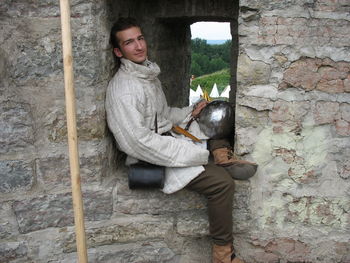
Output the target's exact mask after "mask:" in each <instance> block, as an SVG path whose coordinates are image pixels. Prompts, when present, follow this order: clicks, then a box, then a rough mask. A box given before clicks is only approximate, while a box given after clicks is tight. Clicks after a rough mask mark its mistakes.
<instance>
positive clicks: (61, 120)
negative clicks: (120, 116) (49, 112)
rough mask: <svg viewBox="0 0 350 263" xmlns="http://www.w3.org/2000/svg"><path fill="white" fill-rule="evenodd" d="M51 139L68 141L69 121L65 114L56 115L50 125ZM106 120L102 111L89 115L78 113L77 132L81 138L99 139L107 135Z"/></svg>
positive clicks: (53, 140)
mask: <svg viewBox="0 0 350 263" xmlns="http://www.w3.org/2000/svg"><path fill="white" fill-rule="evenodd" d="M48 126H49V127H48V129H49V140H50V141H52V142H63V141H67V121H66V119H65V115H63V114H62V115H59V116H56V119H53V120H51V123H50V124H49V125H48ZM105 132H106V121H105V119H104V114H103V113H102V112H94V114H92V115H89V114H86V115H83V114H82V115H77V133H78V138H79V140H86V141H89V140H98V139H102V138H104V137H105Z"/></svg>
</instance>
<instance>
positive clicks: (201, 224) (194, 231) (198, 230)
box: [176, 210, 209, 237]
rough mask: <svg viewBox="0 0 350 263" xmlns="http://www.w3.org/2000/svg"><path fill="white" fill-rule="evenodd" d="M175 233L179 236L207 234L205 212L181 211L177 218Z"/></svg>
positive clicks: (206, 216)
mask: <svg viewBox="0 0 350 263" xmlns="http://www.w3.org/2000/svg"><path fill="white" fill-rule="evenodd" d="M176 228H177V233H178V234H180V235H181V236H192V237H200V236H208V235H209V222H208V215H207V212H206V211H205V210H204V211H197V212H195V211H192V212H185V213H181V214H180V215H179V217H178V218H177V224H176Z"/></svg>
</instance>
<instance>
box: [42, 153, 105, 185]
mask: <svg viewBox="0 0 350 263" xmlns="http://www.w3.org/2000/svg"><path fill="white" fill-rule="evenodd" d="M105 166H106V159H105V158H103V156H102V155H101V154H98V155H94V156H82V157H80V176H81V181H82V183H92V182H100V180H101V178H102V176H103V174H104V172H105ZM36 167H37V174H38V180H39V181H40V182H41V183H42V185H43V187H44V188H45V189H49V188H54V187H57V186H67V185H70V184H71V183H70V169H69V160H68V158H67V157H66V156H56V157H48V158H46V159H38V160H37V161H36Z"/></svg>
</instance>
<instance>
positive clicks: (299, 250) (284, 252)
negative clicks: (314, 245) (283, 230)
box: [265, 238, 310, 262]
mask: <svg viewBox="0 0 350 263" xmlns="http://www.w3.org/2000/svg"><path fill="white" fill-rule="evenodd" d="M265 251H266V252H270V253H273V254H275V255H279V256H283V257H284V258H288V261H292V262H301V261H303V260H305V258H307V257H308V254H309V253H310V248H309V246H308V245H307V244H305V243H303V242H300V241H298V240H294V239H291V238H276V239H275V240H272V241H270V242H269V243H268V244H267V245H266V246H265Z"/></svg>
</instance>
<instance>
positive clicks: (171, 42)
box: [0, 0, 350, 263]
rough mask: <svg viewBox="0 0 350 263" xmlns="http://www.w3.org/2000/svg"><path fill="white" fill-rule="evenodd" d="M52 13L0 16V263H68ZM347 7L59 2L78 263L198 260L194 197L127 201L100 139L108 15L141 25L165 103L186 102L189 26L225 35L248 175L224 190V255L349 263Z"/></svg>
mask: <svg viewBox="0 0 350 263" xmlns="http://www.w3.org/2000/svg"><path fill="white" fill-rule="evenodd" d="M58 2H59V1H51V0H47V1H34V0H33V1H25V0H15V1H10V0H4V1H2V2H1V3H0V102H1V104H0V108H1V110H0V124H1V125H0V127H1V129H0V142H1V147H0V168H1V169H0V262H67V263H68V262H75V261H76V252H75V238H74V225H73V211H72V202H71V193H70V191H71V189H70V175H69V165H68V157H67V153H68V150H67V143H66V124H65V102H64V86H63V70H62V54H61V32H60V30H61V29H60V17H59V12H60V11H59V5H58V4H59V3H58ZM349 8H350V7H349V4H348V3H347V1H346V0H344V1H327V0H323V1H309V0H295V1H277V0H275V1H265V0H264V1H244V0H242V1H240V7H238V2H235V1H228V0H221V1H213V0H206V1H200V0H180V1H171V0H167V1H156V0H153V1H138V0H134V1H112V0H108V1H107V0H106V1H86V0H85V1H81V0H73V1H71V12H72V19H71V22H72V32H73V51H74V54H73V55H74V70H75V88H76V97H77V120H78V136H79V152H80V165H81V177H82V189H83V198H84V208H85V220H86V222H85V224H86V236H87V243H88V248H89V249H88V255H89V262H113V263H115V262H184V263H186V262H191V263H192V262H210V259H209V258H210V240H209V238H208V236H207V235H208V232H207V229H208V222H207V217H206V205H205V200H204V199H203V197H201V196H199V195H197V194H194V193H191V192H188V191H185V190H183V191H179V192H178V193H176V194H173V195H164V194H162V193H161V192H159V191H130V190H129V189H128V186H127V178H126V168H125V167H124V165H123V164H122V163H123V155H122V154H121V153H119V152H118V151H116V149H115V146H114V143H113V139H112V138H111V135H110V133H109V131H108V129H107V128H106V122H105V110H104V95H105V90H106V86H107V83H108V80H109V79H110V77H111V76H112V71H113V70H112V64H113V61H112V57H111V56H110V54H111V51H110V49H109V46H108V37H109V29H110V26H111V23H112V21H114V20H115V19H116V18H117V17H118V16H120V15H121V14H130V15H132V16H136V17H138V18H139V20H140V22H142V24H143V25H144V31H145V33H146V35H147V38H148V40H149V43H150V56H151V58H152V59H154V60H155V61H157V62H158V63H159V64H160V65H161V67H162V68H163V73H162V76H161V78H162V80H163V81H164V90H165V92H166V95H167V98H168V100H169V103H170V104H172V105H185V104H186V102H187V97H188V96H187V95H188V90H187V88H186V87H185V86H186V83H187V80H188V76H189V73H188V65H189V46H188V45H189V26H190V24H191V23H193V22H195V21H202V20H205V21H210V20H213V21H229V22H231V28H232V35H233V38H234V39H235V37H237V36H239V46H236V45H235V44H234V46H233V51H234V52H233V57H232V73H233V76H232V82H231V84H235V82H236V79H237V95H236V99H237V102H236V103H237V107H236V145H235V149H236V152H237V153H238V154H239V155H241V156H242V157H243V158H246V159H251V160H255V161H256V162H258V163H259V171H258V174H257V175H256V176H255V177H253V178H252V179H251V180H250V181H244V182H242V181H237V183H236V193H235V196H234V233H235V241H234V243H235V246H236V247H237V252H238V254H240V255H241V256H242V257H243V258H244V259H246V261H247V262H252V263H254V262H262V263H266V262H315V263H316V262H324V263H326V262H327V263H328V262H344V263H345V262H349V261H350V247H349V236H350V228H349V209H350V202H349V187H350V183H349V175H350V163H349V159H350V158H349V157H350V151H349V146H350V140H349V135H350V125H349V123H350V109H349V108H350V105H349V101H350V94H349V92H350V86H349V85H350V78H349V68H350V55H349V54H350V53H349V51H350V47H349V43H350V41H349V40H350V37H349V35H350V34H349V33H350V32H349V28H350V26H349V24H350V22H349V21H350V17H349ZM238 11H239V13H238ZM234 43H235V41H234ZM175 53H176V54H177V56H174V55H173V54H175ZM235 54H237V56H238V55H239V56H238V57H236V55H235ZM237 59H238V67H237V69H236V67H235V63H236V60H237ZM236 73H237V78H236ZM231 95H232V96H231V99H232V98H234V97H235V96H234V95H235V94H231Z"/></svg>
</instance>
